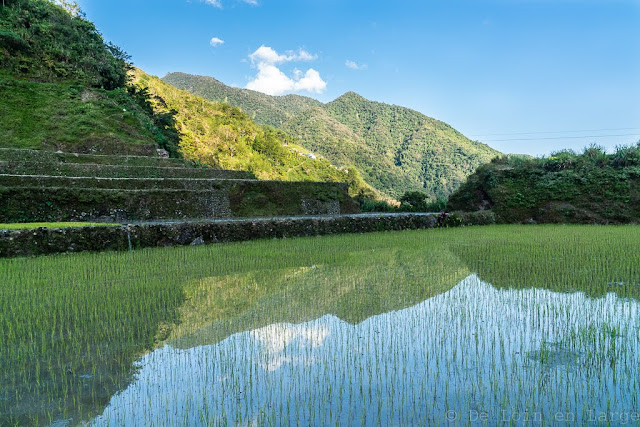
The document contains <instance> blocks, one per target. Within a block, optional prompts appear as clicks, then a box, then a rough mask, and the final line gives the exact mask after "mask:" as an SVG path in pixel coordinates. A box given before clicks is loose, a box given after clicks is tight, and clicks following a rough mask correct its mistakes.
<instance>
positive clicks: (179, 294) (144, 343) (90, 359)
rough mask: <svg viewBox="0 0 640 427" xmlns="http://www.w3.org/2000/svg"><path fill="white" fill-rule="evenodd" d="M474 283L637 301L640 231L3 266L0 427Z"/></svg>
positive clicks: (187, 251) (321, 244) (511, 231)
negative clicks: (206, 358) (304, 328)
mask: <svg viewBox="0 0 640 427" xmlns="http://www.w3.org/2000/svg"><path fill="white" fill-rule="evenodd" d="M40 225H41V224H38V226H40ZM46 225H47V226H51V225H52V224H46ZM55 225H57V224H55ZM83 225H85V224H83ZM473 272H475V273H477V274H478V275H479V277H480V278H481V279H482V280H485V281H487V282H490V283H492V284H493V285H494V286H495V287H496V288H498V289H501V288H514V289H526V288H531V287H539V288H543V289H548V290H552V291H559V292H582V293H584V294H585V295H586V296H588V297H592V298H596V297H602V296H604V295H605V294H607V293H610V292H614V293H616V294H617V295H618V296H621V297H628V298H631V299H636V300H637V299H638V297H639V296H640V283H639V281H640V228H638V227H634V226H619V227H613V226H490V227H478V228H473V227H472V228H458V229H434V230H423V231H405V232H387V233H372V234H366V235H339V236H329V237H315V238H299V239H284V240H263V241H253V242H245V243H233V244H219V245H209V246H200V247H177V248H167V249H153V250H142V251H136V252H133V253H99V254H78V255H60V256H51V257H40V258H31V259H25V258H23V259H3V260H0V284H1V286H0V342H2V343H3V345H2V346H0V366H3V369H2V370H1V371H0V424H2V425H5V424H9V425H12V424H25V423H28V424H32V423H33V424H47V423H51V422H52V421H55V420H58V419H68V418H73V423H74V424H75V423H77V422H79V421H81V420H88V419H90V418H91V417H92V416H95V415H97V414H99V413H101V412H102V410H103V409H104V407H105V405H106V404H107V403H108V401H109V398H110V397H111V396H112V395H113V394H115V393H116V392H118V391H119V390H122V389H123V388H125V387H126V386H127V384H129V383H130V381H131V380H132V378H133V375H134V373H135V370H134V368H133V365H132V364H133V362H134V360H136V358H138V357H140V356H141V355H142V354H144V353H145V352H148V351H149V350H152V349H154V348H156V347H157V346H160V345H162V344H164V343H169V344H171V345H172V346H174V347H179V348H190V347H192V346H194V345H200V344H212V343H216V342H219V341H221V340H223V339H225V338H226V337H228V336H230V335H232V334H234V333H237V332H241V331H246V330H253V329H255V328H259V327H263V326H266V325H269V324H273V323H276V322H291V323H297V322H303V321H309V320H312V319H316V318H318V317H320V316H323V315H324V314H334V315H336V316H338V317H339V318H340V319H342V320H344V321H347V322H349V323H354V324H355V323H358V322H361V321H363V320H364V319H367V318H369V317H370V316H373V315H376V314H380V313H384V312H388V311H390V310H398V309H402V308H405V307H409V306H411V305H415V304H417V303H419V302H421V301H424V300H425V299H428V298H430V297H433V296H436V295H439V294H442V293H443V292H445V291H447V290H449V289H451V288H452V287H453V286H455V285H456V284H457V283H458V282H459V281H460V280H462V279H463V278H465V277H467V276H468V275H469V274H471V273H473Z"/></svg>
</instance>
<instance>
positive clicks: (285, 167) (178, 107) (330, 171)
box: [133, 70, 373, 194]
mask: <svg viewBox="0 0 640 427" xmlns="http://www.w3.org/2000/svg"><path fill="white" fill-rule="evenodd" d="M133 76H134V83H135V84H136V85H137V86H138V87H140V88H145V89H146V90H148V91H149V93H151V94H153V96H156V97H158V99H162V100H163V103H155V104H154V107H155V108H156V111H157V112H160V113H162V112H166V111H167V110H168V109H171V110H174V111H175V112H176V115H175V119H176V123H177V126H178V129H179V132H180V135H181V138H180V151H181V153H182V155H183V156H184V158H185V159H187V160H191V161H193V162H196V163H198V164H203V165H207V166H211V167H218V168H223V169H230V170H246V171H249V172H251V173H253V174H254V175H255V176H256V177H258V178H259V179H269V180H274V179H276V180H286V181H340V182H347V183H349V186H350V191H351V192H352V194H361V193H363V192H364V193H366V194H369V193H371V194H372V193H373V192H372V191H370V190H369V188H368V186H367V185H366V184H365V183H364V182H362V180H359V179H358V178H359V177H358V175H357V173H356V172H353V171H351V170H347V169H340V168H337V167H335V166H334V165H332V164H331V163H330V162H329V161H328V160H326V159H322V158H318V159H316V158H315V155H312V154H311V153H309V152H308V151H307V150H305V149H304V148H302V147H301V146H300V145H298V141H297V140H296V139H294V138H292V137H291V136H289V135H287V134H286V133H285V132H283V131H281V130H277V129H275V128H272V127H270V126H266V125H258V124H256V123H254V122H253V121H252V120H251V118H249V116H248V115H247V114H245V113H244V112H242V111H241V110H240V109H239V108H237V107H232V106H230V105H229V104H220V103H214V102H210V101H207V100H205V99H203V98H200V97H198V96H195V95H193V94H191V93H189V92H186V91H183V90H179V89H176V88H175V87H173V86H171V85H169V84H167V83H165V82H163V81H162V80H160V79H159V78H157V77H152V76H149V75H147V74H145V73H144V72H142V71H140V70H134V72H133Z"/></svg>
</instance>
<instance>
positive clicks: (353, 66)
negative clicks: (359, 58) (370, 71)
mask: <svg viewBox="0 0 640 427" xmlns="http://www.w3.org/2000/svg"><path fill="white" fill-rule="evenodd" d="M344 65H345V66H346V67H347V68H351V69H352V70H366V69H367V68H369V67H368V66H367V64H358V63H357V62H355V61H351V60H349V59H347V60H346V61H345V63H344Z"/></svg>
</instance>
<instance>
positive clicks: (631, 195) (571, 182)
mask: <svg viewBox="0 0 640 427" xmlns="http://www.w3.org/2000/svg"><path fill="white" fill-rule="evenodd" d="M449 207H450V208H451V209H459V210H464V211H477V210H492V211H493V213H494V214H495V216H496V219H497V220H498V221H500V222H506V223H521V222H525V223H541V222H542V223H583V224H621V223H638V222H639V221H640V142H639V143H638V144H637V145H635V146H628V147H625V146H622V147H619V148H618V149H617V150H616V152H615V153H612V154H607V152H606V151H605V150H604V149H603V148H600V147H597V146H590V147H588V148H586V149H585V151H584V152H583V153H582V154H576V153H574V152H572V151H560V152H557V153H554V154H552V155H551V156H550V157H543V158H530V157H522V156H505V157H503V158H500V159H495V160H494V161H492V162H491V163H489V164H486V165H483V166H482V167H480V168H478V170H477V171H476V172H475V173H474V174H473V175H471V176H470V177H469V179H468V181H467V182H466V183H465V184H464V185H462V186H461V187H460V188H459V189H458V190H457V191H456V192H455V193H454V194H453V195H452V196H451V198H450V199H449Z"/></svg>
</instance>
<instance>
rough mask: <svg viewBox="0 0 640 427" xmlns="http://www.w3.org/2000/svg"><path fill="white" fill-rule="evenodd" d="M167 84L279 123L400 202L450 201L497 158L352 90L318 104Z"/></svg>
mask: <svg viewBox="0 0 640 427" xmlns="http://www.w3.org/2000/svg"><path fill="white" fill-rule="evenodd" d="M164 81H166V82H167V83H170V84H172V85H174V86H176V87H179V88H182V89H184V90H187V91H190V92H192V93H194V94H196V95H199V96H203V97H205V98H207V99H210V100H214V101H218V102H227V103H229V104H231V105H235V106H238V107H240V108H242V109H243V110H244V111H246V112H247V113H248V114H249V115H250V116H252V117H254V118H255V120H256V121H257V122H259V123H266V124H270V125H273V126H276V127H278V128H280V129H283V130H285V131H287V132H288V133H290V134H292V135H293V136H296V137H298V138H299V139H300V141H301V144H302V145H303V146H304V147H305V148H307V149H309V150H312V151H314V152H317V153H320V154H322V155H323V156H325V157H326V158H327V159H329V160H330V161H331V162H333V163H335V164H336V165H338V166H341V167H349V166H354V167H356V168H357V170H358V171H359V172H360V173H361V174H362V177H363V178H364V180H365V181H366V182H367V183H369V184H371V185H372V186H373V187H375V188H377V189H378V190H380V191H382V192H384V193H385V194H387V195H389V196H392V197H395V198H399V197H400V196H401V195H402V194H404V193H405V192H406V191H411V190H419V191H423V192H426V193H427V194H429V195H431V196H432V197H434V198H435V197H436V196H447V195H449V194H450V193H451V192H452V191H453V190H455V189H456V188H457V187H458V186H459V185H460V184H461V183H462V182H464V180H465V178H466V177H467V176H468V175H470V174H471V173H473V171H474V170H475V169H476V168H477V167H478V166H479V165H481V164H484V163H487V162H488V161H490V160H491V159H492V158H493V157H495V156H497V155H499V154H500V153H498V152H497V151H495V150H493V149H491V148H490V147H488V146H486V145H484V144H481V143H479V142H474V141H471V140H469V139H468V138H466V137H465V136H464V135H462V134H460V133H459V132H457V131H456V130H455V129H453V128H452V127H450V126H449V125H447V124H446V123H443V122H441V121H438V120H435V119H432V118H430V117H427V116H425V115H424V114H421V113H419V112H417V111H414V110H410V109H408V108H404V107H399V106H394V105H387V104H383V103H379V102H372V101H368V100H366V99H365V98H363V97H361V96H359V95H357V94H355V93H353V92H350V93H347V94H345V95H343V96H341V97H340V98H338V99H336V100H335V101H333V102H330V103H328V104H322V103H320V102H318V101H316V100H314V99H311V98H307V97H301V96H297V95H287V96H282V97H276V96H269V95H264V94H262V93H259V92H254V91H250V90H246V89H238V88H231V87H228V86H225V85H224V84H223V83H221V82H219V81H217V80H215V79H213V78H210V77H202V76H191V75H189V74H184V73H171V74H169V75H167V76H166V77H164Z"/></svg>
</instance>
